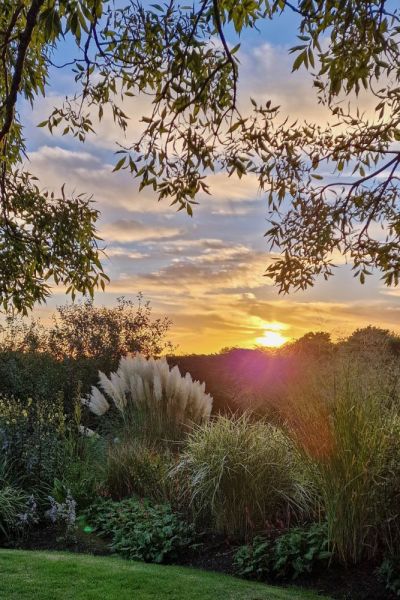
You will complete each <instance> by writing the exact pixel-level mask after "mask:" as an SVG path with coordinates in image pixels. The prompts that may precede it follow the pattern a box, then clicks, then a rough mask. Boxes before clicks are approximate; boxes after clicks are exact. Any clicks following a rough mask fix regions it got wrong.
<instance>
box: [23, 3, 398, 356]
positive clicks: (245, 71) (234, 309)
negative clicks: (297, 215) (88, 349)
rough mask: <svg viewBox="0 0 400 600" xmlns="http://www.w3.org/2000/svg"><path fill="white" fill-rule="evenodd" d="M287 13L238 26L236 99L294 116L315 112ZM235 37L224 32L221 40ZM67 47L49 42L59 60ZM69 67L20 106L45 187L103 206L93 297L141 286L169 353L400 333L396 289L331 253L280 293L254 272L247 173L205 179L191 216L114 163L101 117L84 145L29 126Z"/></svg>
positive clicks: (260, 212) (253, 191) (56, 297)
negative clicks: (310, 280)
mask: <svg viewBox="0 0 400 600" xmlns="http://www.w3.org/2000/svg"><path fill="white" fill-rule="evenodd" d="M296 21H297V17H296V16H295V15H293V14H289V15H287V16H286V17H280V18H276V19H274V21H273V22H267V23H265V24H263V26H262V28H261V30H260V31H259V32H255V31H252V32H248V33H246V34H245V35H244V36H242V40H241V41H242V49H241V51H240V60H241V67H240V99H241V102H243V103H244V105H245V104H246V102H247V101H248V98H249V97H252V98H255V99H256V100H258V101H260V100H262V101H266V100H268V99H271V100H272V102H273V104H274V105H275V104H279V105H281V110H282V112H283V113H285V114H288V115H290V117H294V118H309V119H311V118H312V119H313V120H314V121H315V120H317V121H321V122H323V121H324V114H323V111H322V109H321V108H320V107H319V106H318V105H317V104H316V102H315V100H314V95H313V91H312V87H311V83H310V79H309V77H308V76H307V74H306V73H305V72H304V71H300V72H296V73H295V74H292V73H291V65H292V62H293V58H292V57H291V56H289V55H288V49H289V48H290V47H291V46H293V45H294V44H295V43H296V30H295V26H296ZM229 41H230V43H232V45H233V44H235V43H236V40H235V39H233V35H231V38H230V39H229ZM71 54H72V48H71V47H69V46H68V45H67V46H66V47H64V48H62V49H61V50H59V54H58V56H57V55H56V56H55V58H54V60H55V61H56V60H57V58H59V59H60V61H62V59H64V60H65V57H66V56H69V55H71ZM73 89H74V85H73V77H72V76H71V73H70V72H69V71H68V70H63V71H59V70H55V71H53V72H52V74H51V77H50V86H49V89H48V92H47V96H46V98H45V99H43V100H40V102H38V103H36V104H35V106H34V109H33V110H31V109H30V108H28V107H25V106H24V107H22V112H23V119H24V122H25V123H26V131H25V133H26V137H27V143H28V157H29V162H28V163H27V165H26V166H27V168H28V170H29V171H30V172H31V173H34V174H35V175H37V176H38V177H39V180H40V184H41V186H42V187H43V188H44V187H46V188H48V189H50V190H53V189H54V190H57V189H59V188H60V187H61V185H62V184H63V183H66V188H67V190H69V191H72V190H75V191H77V192H86V193H89V194H93V199H94V201H95V202H96V206H97V208H98V209H99V210H100V212H101V218H100V221H99V231H100V235H101V237H102V238H103V240H104V246H105V248H106V254H107V258H105V260H104V261H103V264H104V266H105V268H106V271H107V273H108V274H109V276H110V278H111V283H110V284H109V285H108V287H107V289H106V291H105V292H104V293H103V292H97V294H96V296H95V302H96V304H98V305H108V306H110V305H112V304H114V303H115V301H116V298H117V297H119V296H125V297H126V298H132V299H134V298H135V297H136V294H137V293H138V292H139V291H140V292H142V293H143V294H144V296H145V297H146V298H147V299H149V300H150V302H151V305H152V306H153V313H154V315H155V316H159V315H167V316H168V317H169V318H170V319H171V320H172V321H173V326H172V328H171V333H170V338H171V340H172V342H173V343H174V344H176V345H177V351H178V352H179V353H189V352H195V353H203V352H217V351H219V350H220V349H221V348H223V347H227V346H240V347H248V348H251V347H254V346H255V345H256V344H266V343H268V342H269V341H271V340H272V341H274V340H275V341H277V340H278V341H279V340H280V341H285V340H289V339H294V338H297V337H300V336H301V335H303V334H304V333H306V332H307V331H321V330H324V331H329V332H331V333H332V336H333V337H334V338H340V337H344V336H346V335H348V334H349V333H351V332H352V331H353V330H354V329H356V328H357V327H363V326H366V325H368V324H372V325H376V326H381V327H385V328H388V329H391V330H394V331H398V332H399V331H400V292H399V291H396V290H395V289H392V290H390V289H387V288H385V287H384V286H383V284H382V283H381V281H380V279H379V276H378V275H374V276H372V277H370V278H367V282H366V284H365V285H364V286H361V285H360V283H359V282H358V281H357V280H355V279H354V278H353V276H352V273H351V268H350V266H349V265H346V264H343V263H344V261H343V260H339V261H338V262H337V263H336V264H337V265H338V266H337V268H336V274H335V276H334V277H333V278H331V279H330V280H329V281H327V282H325V281H317V283H316V285H315V286H314V287H313V288H312V289H310V290H307V291H305V292H296V293H291V294H290V295H286V296H282V295H279V293H278V290H277V289H276V288H275V287H274V286H273V285H272V283H271V281H270V280H268V279H267V278H266V277H265V276H264V272H265V269H266V267H267V265H268V263H269V261H270V255H269V253H268V247H267V244H266V241H265V238H264V237H263V236H264V233H265V231H266V230H267V228H268V224H267V205H266V200H265V197H263V196H262V195H260V194H259V193H258V190H257V183H256V181H254V178H252V177H251V176H247V177H244V178H243V179H242V180H239V179H237V178H234V177H231V178H228V177H227V175H225V174H223V173H218V174H216V175H213V176H211V177H210V178H209V181H208V183H209V185H210V187H211V192H212V195H211V196H205V197H200V198H199V200H200V205H199V206H198V207H196V208H195V211H194V215H193V217H192V218H191V217H189V216H188V215H186V214H183V211H182V212H180V213H177V212H176V211H175V209H174V207H170V206H169V203H168V201H165V202H161V203H158V202H157V200H156V198H155V196H154V195H152V193H151V192H150V191H149V189H148V188H146V189H145V190H144V191H143V192H140V193H139V192H138V187H137V183H136V182H135V180H134V179H133V178H132V177H131V176H130V175H129V174H127V173H126V172H122V171H118V172H116V173H112V169H113V166H114V164H115V162H116V157H115V155H114V152H115V150H116V149H117V148H116V143H117V142H118V141H120V142H121V141H123V138H122V136H121V132H120V131H118V129H117V128H116V127H115V126H114V124H113V123H112V120H111V119H110V118H109V117H107V115H106V118H105V119H104V121H103V122H102V123H101V124H100V126H99V127H97V128H96V135H91V136H89V138H88V139H87V141H86V142H85V144H82V143H79V142H77V141H75V140H73V139H70V138H68V137H67V136H65V137H62V136H61V135H58V134H55V135H51V134H50V133H49V132H48V131H47V130H45V129H44V128H37V124H38V123H39V122H40V121H42V120H43V119H45V118H46V116H48V114H49V113H50V112H51V110H52V108H53V107H54V106H59V105H60V103H61V101H62V99H63V97H64V96H65V95H68V94H71V93H72V92H73ZM148 108H149V106H148V103H147V101H146V100H143V99H138V100H135V99H132V100H131V99H129V101H128V102H127V103H126V104H125V111H126V112H127V114H128V116H129V117H130V121H129V126H128V130H127V133H126V139H127V140H132V139H134V137H135V132H137V131H138V127H139V121H140V118H141V116H142V115H143V114H145V113H146V111H147V110H148ZM66 301H68V300H67V297H66V296H65V293H64V291H63V290H62V289H54V293H53V295H52V297H51V298H50V300H49V301H48V302H47V304H46V305H45V306H41V307H38V308H36V309H35V315H36V316H40V317H41V318H42V319H43V320H45V321H46V320H47V319H48V318H49V316H50V315H51V313H52V312H53V311H54V310H55V307H56V306H57V305H60V304H64V303H65V302H66Z"/></svg>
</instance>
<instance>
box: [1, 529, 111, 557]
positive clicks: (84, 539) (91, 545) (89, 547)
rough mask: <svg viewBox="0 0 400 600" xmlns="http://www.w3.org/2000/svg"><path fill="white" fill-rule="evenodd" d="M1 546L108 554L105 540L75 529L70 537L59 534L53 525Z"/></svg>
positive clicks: (19, 548)
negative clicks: (74, 532)
mask: <svg viewBox="0 0 400 600" xmlns="http://www.w3.org/2000/svg"><path fill="white" fill-rule="evenodd" d="M3 547H8V548H14V549H18V550H56V551H58V552H65V551H67V552H80V553H86V554H94V555H98V556H103V555H106V554H110V548H109V547H108V543H107V541H105V540H103V539H102V538H100V537H98V536H97V535H94V534H87V533H84V532H83V531H81V530H80V529H78V530H77V532H76V534H74V536H73V537H71V538H70V539H66V538H65V537H62V536H60V535H59V534H57V532H56V531H55V529H54V527H48V528H43V529H37V530H35V531H31V532H30V533H29V537H27V538H26V539H24V538H22V539H20V540H18V541H13V542H11V543H9V544H7V545H6V544H4V545H3Z"/></svg>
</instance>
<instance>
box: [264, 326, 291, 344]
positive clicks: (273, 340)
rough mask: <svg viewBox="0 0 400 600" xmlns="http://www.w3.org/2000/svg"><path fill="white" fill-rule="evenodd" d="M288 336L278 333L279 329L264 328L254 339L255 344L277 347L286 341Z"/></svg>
mask: <svg viewBox="0 0 400 600" xmlns="http://www.w3.org/2000/svg"><path fill="white" fill-rule="evenodd" d="M288 339H289V338H288V337H286V336H284V335H282V334H281V333H279V331H271V330H268V329H266V330H265V331H264V335H262V336H261V337H258V338H257V339H256V342H257V344H260V345H261V346H266V347H267V348H279V347H280V346H283V344H284V343H285V342H287V341H288Z"/></svg>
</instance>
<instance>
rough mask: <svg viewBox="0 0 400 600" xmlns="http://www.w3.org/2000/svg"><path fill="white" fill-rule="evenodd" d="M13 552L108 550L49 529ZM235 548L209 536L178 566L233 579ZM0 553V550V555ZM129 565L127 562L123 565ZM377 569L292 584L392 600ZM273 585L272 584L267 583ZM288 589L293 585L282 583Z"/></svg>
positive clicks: (335, 595)
mask: <svg viewBox="0 0 400 600" xmlns="http://www.w3.org/2000/svg"><path fill="white" fill-rule="evenodd" d="M10 547H12V548H13V549H15V548H18V549H24V550H36V551H58V552H63V551H65V550H67V551H68V552H70V553H78V554H86V555H87V554H90V555H93V556H110V555H111V550H110V548H109V544H108V542H107V541H106V540H104V539H102V538H100V537H98V536H96V535H95V534H87V533H84V532H82V531H81V530H78V531H77V534H76V537H75V539H74V540H73V541H69V542H66V541H65V540H62V539H59V538H58V537H57V534H56V532H55V530H54V528H52V527H48V528H47V529H40V530H37V531H35V532H32V533H31V535H30V536H29V538H27V539H26V540H23V541H20V542H19V543H18V544H16V545H15V544H13V545H12V546H10ZM237 548H238V546H236V545H234V544H232V543H230V542H229V541H227V540H225V539H223V538H221V537H218V536H210V537H208V538H207V539H203V544H202V546H201V549H199V550H198V551H191V552H188V553H187V554H186V555H185V556H184V557H182V559H181V560H180V563H179V564H180V565H182V566H186V567H194V568H197V569H202V570H204V571H214V572H218V573H224V574H227V575H234V574H235V568H234V562H233V561H234V554H235V552H236V550H237ZM1 552H2V550H0V554H1ZM127 564H129V562H127ZM376 568H377V565H376V564H373V563H370V564H362V565H358V566H356V567H349V568H344V567H340V566H338V565H335V566H334V567H331V568H330V569H321V570H319V571H316V572H313V573H312V575H307V576H301V577H299V578H298V579H297V580H296V581H295V584H296V585H297V586H299V587H301V588H306V589H309V590H310V591H313V592H316V593H318V594H325V595H327V596H329V597H331V598H332V599H335V600H336V599H337V600H395V598H396V596H395V595H394V594H390V593H389V592H388V591H387V590H386V589H385V587H384V585H383V584H382V583H381V582H380V581H379V580H378V578H377V576H376ZM269 583H273V582H269ZM284 583H285V585H292V584H293V581H290V580H288V581H285V582H284Z"/></svg>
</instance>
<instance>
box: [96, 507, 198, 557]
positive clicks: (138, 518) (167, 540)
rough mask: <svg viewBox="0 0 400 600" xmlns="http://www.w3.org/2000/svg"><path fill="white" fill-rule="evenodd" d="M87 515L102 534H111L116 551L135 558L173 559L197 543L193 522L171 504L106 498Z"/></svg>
mask: <svg viewBox="0 0 400 600" xmlns="http://www.w3.org/2000/svg"><path fill="white" fill-rule="evenodd" d="M86 518H87V521H88V523H90V524H91V525H92V526H94V527H95V529H96V531H97V532H98V533H99V534H100V535H105V536H107V537H111V548H112V550H113V551H114V552H116V553H117V554H121V555H122V556H124V557H126V558H129V559H132V560H143V561H145V562H154V563H163V562H170V561H173V560H175V559H177V558H178V556H179V555H181V554H182V552H184V551H185V550H187V549H188V548H190V547H191V546H192V545H193V540H194V537H193V535H194V531H193V527H192V525H189V524H188V523H186V522H185V521H183V520H182V518H181V516H180V515H179V514H177V513H174V512H172V510H171V508H170V506H169V505H167V504H159V505H157V504H152V503H151V502H149V501H146V500H144V501H140V500H137V499H135V498H129V499H126V500H122V501H121V502H113V501H112V500H102V501H99V502H98V503H97V504H95V505H94V506H92V507H91V508H90V509H89V511H88V512H87V514H86Z"/></svg>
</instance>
